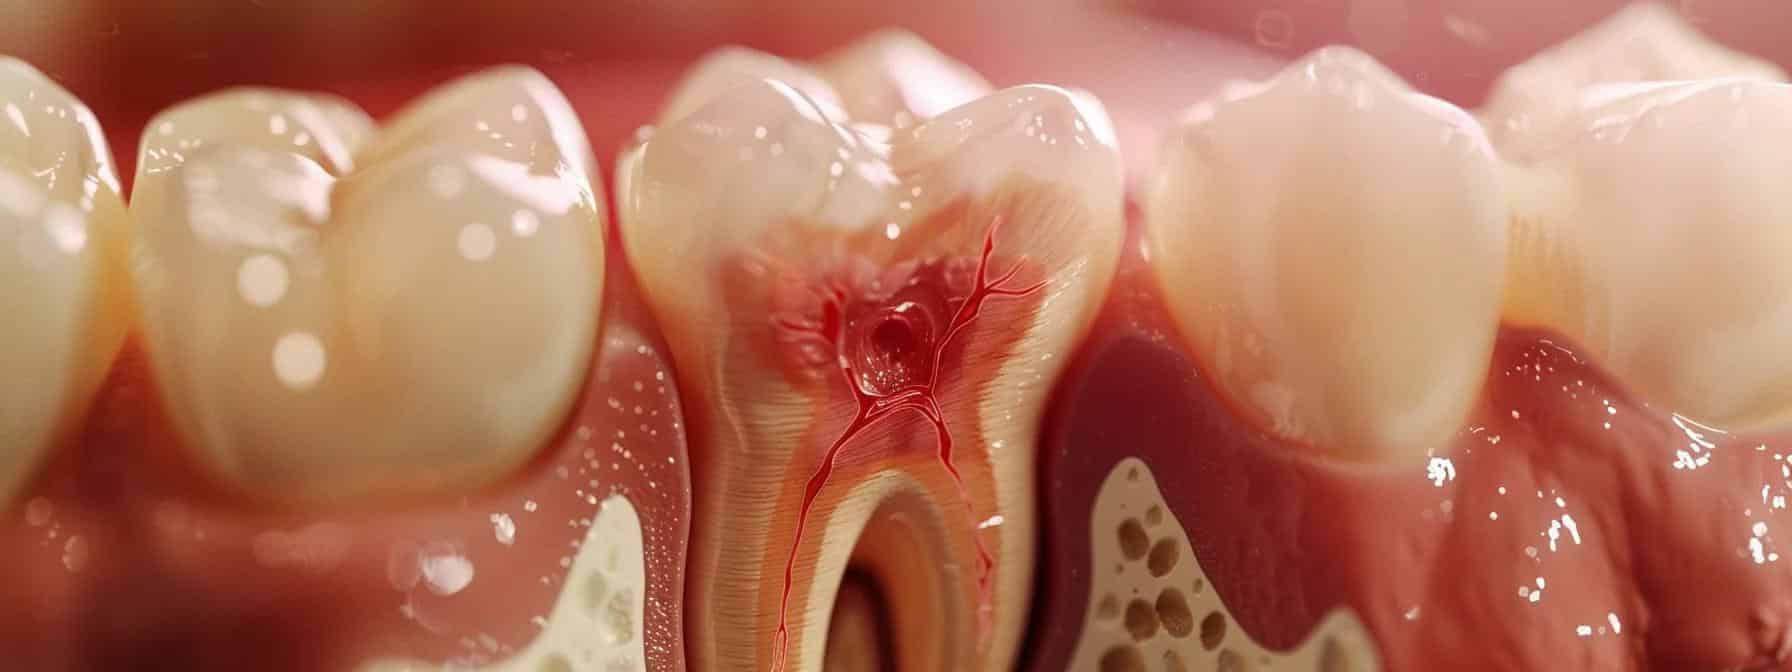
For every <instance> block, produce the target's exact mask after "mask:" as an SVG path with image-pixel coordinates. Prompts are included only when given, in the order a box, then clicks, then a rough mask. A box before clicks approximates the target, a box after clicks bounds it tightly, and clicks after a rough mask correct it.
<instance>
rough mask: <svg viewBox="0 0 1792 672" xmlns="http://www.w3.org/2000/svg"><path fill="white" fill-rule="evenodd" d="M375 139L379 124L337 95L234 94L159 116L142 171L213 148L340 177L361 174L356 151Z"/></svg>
mask: <svg viewBox="0 0 1792 672" xmlns="http://www.w3.org/2000/svg"><path fill="white" fill-rule="evenodd" d="M372 134H373V120H372V119H371V118H369V117H368V116H367V115H366V113H364V112H362V111H361V109H360V108H358V107H355V106H354V104H353V103H350V102H348V101H346V100H342V99H340V98H336V97H334V96H328V95H324V94H300V93H295V92H291V91H282V90H279V89H259V88H240V89H229V90H225V91H220V92H218V93H214V94H211V95H209V96H205V97H204V98H198V99H194V100H191V101H188V102H185V103H181V104H179V105H176V106H174V107H171V108H168V109H167V110H164V111H163V112H162V113H161V114H158V115H156V119H155V121H154V122H153V123H151V124H149V125H148V126H147V127H145V128H144V131H143V141H142V146H141V148H140V150H139V155H140V159H141V161H142V163H141V164H139V165H138V166H137V172H138V173H139V174H146V175H155V174H158V173H161V172H164V171H168V170H174V169H176V168H179V167H180V165H181V164H182V163H184V162H185V161H186V160H187V159H188V158H191V157H194V156H198V155H200V154H202V153H204V152H208V151H211V150H212V149H213V148H216V147H232V146H239V147H258V148H261V149H266V150H269V151H276V152H290V153H292V154H297V155H299V156H303V157H306V158H308V159H311V160H312V161H313V162H315V163H317V164H318V166H320V167H322V168H323V169H324V170H325V171H327V172H329V173H330V174H331V175H337V176H341V175H346V174H348V173H349V171H351V170H354V166H355V161H354V153H355V152H356V151H357V150H358V149H360V147H361V145H362V143H364V142H366V141H367V138H369V137H371V136H372Z"/></svg>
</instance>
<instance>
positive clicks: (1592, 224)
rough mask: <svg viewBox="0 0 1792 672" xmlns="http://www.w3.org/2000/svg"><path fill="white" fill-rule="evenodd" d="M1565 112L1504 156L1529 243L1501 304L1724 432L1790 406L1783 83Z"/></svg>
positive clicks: (1647, 94) (1782, 415) (1788, 160)
mask: <svg viewBox="0 0 1792 672" xmlns="http://www.w3.org/2000/svg"><path fill="white" fill-rule="evenodd" d="M1564 125H1565V127H1566V128H1568V129H1572V132H1567V131H1565V132H1563V133H1562V134H1561V135H1560V138H1561V140H1562V141H1561V142H1560V143H1558V144H1556V145H1554V146H1552V147H1551V149H1550V151H1548V152H1546V153H1540V154H1537V155H1535V156H1533V157H1532V160H1531V161H1530V162H1528V163H1526V164H1524V165H1522V166H1518V167H1516V168H1514V174H1515V175H1518V176H1520V177H1522V179H1521V180H1515V181H1514V184H1515V186H1516V189H1517V194H1516V198H1515V201H1514V202H1515V203H1517V205H1516V206H1515V207H1516V208H1517V215H1518V219H1519V221H1522V222H1525V223H1526V227H1527V231H1529V232H1530V243H1529V244H1528V245H1525V246H1521V247H1518V248H1515V249H1516V253H1515V256H1514V258H1513V267H1514V268H1513V278H1514V283H1516V285H1517V286H1515V287H1514V291H1513V296H1514V299H1513V303H1514V306H1513V307H1512V308H1510V309H1509V310H1510V311H1511V312H1513V313H1515V314H1517V315H1519V316H1520V318H1521V319H1526V320H1528V321H1533V322H1534V323H1537V324H1541V325H1543V326H1547V327H1551V328H1555V329H1559V330H1561V331H1563V332H1565V335H1567V336H1569V337H1570V338H1572V339H1574V340H1576V341H1579V342H1580V343H1581V344H1582V345H1583V346H1584V347H1585V348H1587V350H1589V351H1590V353H1591V354H1592V355H1593V356H1594V358H1595V359H1596V360H1598V361H1599V362H1600V363H1601V364H1602V365H1604V366H1607V367H1609V368H1610V369H1611V370H1612V371H1613V372H1614V373H1616V374H1617V377H1618V379H1619V380H1621V381H1623V382H1624V383H1625V384H1626V385H1629V386H1631V387H1632V389H1634V390H1636V391H1637V392H1638V393H1640V394H1641V395H1642V397H1643V398H1644V399H1645V400H1646V401H1648V402H1651V403H1652V404H1655V405H1657V406H1658V407H1659V408H1661V409H1662V410H1664V411H1668V412H1673V413H1679V414H1682V415H1685V416H1689V417H1692V418H1694V419H1696V420H1698V421H1700V422H1704V423H1707V424H1714V425H1717V426H1720V427H1724V428H1726V429H1746V428H1751V427H1759V426H1764V425H1773V424H1778V423H1783V422H1785V421H1787V420H1788V419H1792V354H1787V352H1786V350H1785V348H1784V347H1783V345H1782V344H1783V339H1784V335H1785V334H1787V333H1792V273H1789V272H1787V270H1786V260H1787V259H1792V226H1788V223H1792V204H1788V202H1787V200H1786V199H1785V198H1783V197H1781V196H1780V192H1781V191H1782V189H1781V186H1782V185H1781V183H1782V182H1783V178H1782V176H1784V175H1787V174H1792V85H1786V84H1780V83H1773V82H1766V81H1761V80H1746V79H1728V80H1713V81H1705V82H1673V83H1650V84H1634V85H1629V86H1627V87H1619V88H1611V89H1607V90H1606V91H1604V92H1603V93H1602V94H1601V96H1600V98H1599V101H1598V102H1597V103H1594V104H1590V105H1589V106H1588V107H1587V108H1586V109H1584V110H1583V111H1582V112H1581V113H1580V115H1579V116H1578V117H1576V118H1575V120H1574V121H1572V122H1564Z"/></svg>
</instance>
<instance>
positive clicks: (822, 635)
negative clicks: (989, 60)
mask: <svg viewBox="0 0 1792 672" xmlns="http://www.w3.org/2000/svg"><path fill="white" fill-rule="evenodd" d="M731 63H735V64H736V65H739V62H737V61H731V60H730V59H729V58H728V57H726V56H723V57H717V58H714V59H711V60H710V61H709V62H708V65H707V66H705V67H708V68H727V67H729V66H730V64H731ZM765 63H766V61H764V60H761V59H758V57H754V59H751V60H750V61H749V62H748V64H747V65H740V66H739V67H738V68H737V69H736V70H735V71H734V72H735V75H732V76H724V75H715V74H711V73H708V72H704V71H699V72H698V73H695V74H693V75H692V76H691V77H690V78H688V79H687V82H689V83H690V84H689V86H708V85H709V84H705V83H706V82H707V83H710V84H714V83H717V82H725V83H724V84H722V85H719V86H718V88H717V89H709V90H691V89H686V90H684V91H682V92H681V93H678V94H675V95H674V98H673V100H674V101H675V102H674V103H673V104H672V105H671V106H670V107H669V108H668V109H669V111H670V113H669V114H668V116H667V117H665V118H663V123H662V125H661V126H660V127H658V128H656V129H653V130H652V132H651V135H649V136H647V137H648V139H647V140H646V141H645V142H644V143H643V144H642V145H641V146H639V147H637V148H635V149H634V150H632V151H630V152H628V153H626V154H625V155H624V157H623V160H622V163H621V167H620V168H619V171H618V173H619V174H618V178H617V179H618V196H617V199H618V202H619V204H620V210H621V218H622V228H623V235H624V240H625V244H626V246H627V247H628V250H629V256H630V258H631V260H632V261H633V263H635V264H636V266H637V268H638V269H639V273H640V277H641V278H642V284H643V288H644V290H645V292H646V295H647V296H648V299H649V303H650V304H651V305H652V306H653V307H654V310H655V313H656V315H658V316H659V317H660V318H661V320H662V321H663V323H664V324H665V327H666V334H667V339H668V342H669V343H670V345H671V347H672V351H673V353H674V357H675V360H676V361H677V364H678V367H679V370H680V374H681V377H682V381H681V382H683V383H684V385H685V389H686V394H687V396H686V400H687V405H688V408H689V409H690V413H691V428H692V441H693V448H694V455H695V463H694V466H693V471H694V474H695V477H696V478H697V479H698V480H699V481H700V482H702V483H704V484H705V485H704V487H703V488H701V489H700V490H699V491H698V493H697V498H696V508H697V512H698V513H697V517H696V520H697V521H698V523H699V524H698V525H697V526H696V529H695V530H694V532H693V540H692V548H693V566H692V581H691V584H690V588H689V592H690V595H691V597H692V599H693V604H692V617H691V628H692V629H693V631H696V632H702V633H705V634H704V636H703V637H701V638H699V639H697V640H694V641H693V642H692V647H691V649H690V653H691V655H692V657H693V659H694V662H695V664H696V666H697V667H699V668H700V669H705V670H720V669H755V670H759V669H768V668H770V669H780V668H783V669H799V670H818V669H822V665H823V660H822V649H823V646H824V644H825V641H826V638H827V635H828V625H829V619H830V613H831V612H832V611H833V610H834V609H835V605H834V597H835V594H836V590H837V589H838V586H839V585H840V583H841V580H842V576H843V575H844V574H845V573H846V572H847V569H848V567H849V566H852V567H854V568H855V571H862V572H864V573H866V574H869V575H870V576H872V577H873V578H874V579H875V581H876V583H878V584H880V585H882V586H883V587H884V590H883V594H885V595H887V596H889V600H888V601H887V602H888V605H887V606H888V611H889V614H887V618H888V619H889V621H888V622H889V623H890V630H891V633H892V634H891V636H892V637H893V638H894V639H895V643H894V646H895V648H896V649H897V651H896V652H895V654H896V658H897V660H898V661H899V665H900V666H901V669H913V670H937V669H1002V668H1004V667H1006V666H1008V665H1009V664H1010V663H1009V661H1010V660H1011V659H1012V656H1013V655H1014V653H1015V644H1016V643H1017V641H1018V638H1019V636H1020V628H1021V625H1022V622H1023V620H1024V615H1025V611H1026V604H1027V592H1028V585H1029V581H1030V578H1031V574H1030V571H1031V561H1032V557H1031V555H1032V544H1031V537H1032V534H1033V526H1034V521H1033V517H1032V492H1031V474H1032V463H1033V451H1034V449H1035V448H1034V432H1035V431H1036V427H1037V422H1038V419H1039V413H1040V410H1041V406H1042V405H1043V402H1044V394H1045V392H1046V389H1047V387H1048V386H1049V383H1050V381H1051V380H1052V379H1053V377H1054V376H1055V373H1056V371H1057V370H1058V367H1059V366H1060V363H1061V362H1062V361H1063V358H1064V356H1066V354H1067V352H1068V348H1069V347H1070V346H1071V345H1072V344H1073V343H1074V342H1075V340H1076V338H1077V337H1078V335H1079V334H1080V333H1081V332H1082V331H1083V329H1085V328H1086V325H1087V322H1088V319H1089V317H1090V315H1091V314H1092V312H1091V311H1092V310H1093V306H1094V305H1095V303H1096V301H1097V300H1098V297H1099V296H1100V295H1101V293H1102V291H1103V288H1104V287H1105V284H1106V279H1107V277H1108V273H1109V269H1110V268H1111V265H1112V263H1113V259H1114V258H1115V256H1116V255H1117V250H1118V242H1119V240H1118V238H1119V234H1120V230H1121V224H1120V176H1119V161H1118V157H1117V156H1116V153H1115V151H1114V148H1113V146H1112V139H1111V132H1110V131H1109V130H1108V127H1107V121H1106V119H1105V117H1104V116H1103V115H1102V113H1101V111H1100V110H1099V108H1098V106H1096V105H1095V104H1094V103H1093V102H1092V101H1090V100H1089V99H1087V98H1086V97H1084V96H1082V95H1080V94H1075V93H1071V92H1067V91H1063V90H1060V89H1055V88H1050V87H1020V88H1015V89H1009V90H1005V91H1001V92H998V93H995V94H991V95H990V96H988V97H986V98H983V99H981V100H978V101H975V102H972V103H969V104H967V105H964V106H962V107H958V108H956V109H952V110H950V111H947V112H945V113H943V114H941V115H939V116H937V117H934V118H933V119H930V120H926V121H922V122H920V123H918V124H915V125H913V126H912V127H910V128H907V129H904V130H897V131H893V132H892V131H890V130H888V129H886V128H880V127H872V126H868V125H856V126H845V125H842V123H843V121H844V120H843V119H842V118H840V117H839V116H838V115H839V114H840V112H839V107H838V105H837V104H835V103H832V102H818V100H817V98H820V99H821V100H823V101H827V100H829V99H831V100H834V101H838V100H841V98H839V97H838V96H833V95H831V91H829V90H826V89H822V90H821V91H820V92H819V93H817V92H816V91H815V87H818V86H823V84H820V83H818V81H817V80H814V79H811V80H807V81H806V83H802V84H800V85H795V86H793V85H791V84H787V83H785V81H784V80H781V79H761V78H759V77H757V76H753V75H750V74H747V75H743V74H740V73H741V72H743V71H744V72H748V73H758V72H764V71H765V70H766V67H765V65H764V64H765ZM779 67H788V68H795V67H796V66H792V65H789V64H785V65H784V66H779ZM706 98H707V102H698V101H704V100H705V99H706ZM847 105H848V106H849V107H850V106H851V105H852V103H851V102H850V100H849V101H848V103H847ZM874 109H877V110H882V111H883V113H889V112H890V108H889V107H888V106H879V107H876V108H874ZM916 111H917V110H911V111H910V112H908V113H909V114H913V113H914V112H916ZM876 121H888V122H892V123H896V122H898V121H899V120H895V119H877V120H876ZM886 137H887V138H888V143H887V144H886V143H885V142H883V139H884V138H886ZM855 609H856V607H855ZM843 617H845V618H861V616H854V615H846V616H843ZM862 630H863V629H862V628H861V631H862ZM842 636H843V637H844V636H846V635H842ZM861 648H862V647H861Z"/></svg>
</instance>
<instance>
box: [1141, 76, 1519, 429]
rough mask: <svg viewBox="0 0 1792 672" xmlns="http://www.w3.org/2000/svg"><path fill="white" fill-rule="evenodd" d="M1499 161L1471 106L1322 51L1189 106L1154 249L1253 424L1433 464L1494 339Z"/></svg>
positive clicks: (1169, 149)
mask: <svg viewBox="0 0 1792 672" xmlns="http://www.w3.org/2000/svg"><path fill="white" fill-rule="evenodd" d="M1498 165H1499V164H1498V163H1497V161H1496V160H1495V158H1494V156H1493V153H1492V151H1491V149H1490V148H1489V146H1488V143H1487V141H1486V138H1485V136H1483V135H1482V133H1481V132H1480V129H1479V126H1478V125H1477V124H1476V123H1475V122H1474V120H1473V119H1472V118H1471V117H1469V116H1468V115H1467V114H1466V113H1465V112H1463V111H1461V110H1459V109H1456V108H1454V107H1451V106H1449V105H1448V104H1445V103H1443V102H1441V101H1438V100H1436V99H1433V98H1430V97H1427V96H1423V95H1420V94H1418V93H1415V92H1413V91H1411V90H1410V89H1409V88H1407V87H1406V85H1405V84H1404V83H1402V82H1400V81H1399V80H1398V79H1397V78H1396V77H1395V76H1394V75H1392V74H1391V73H1389V72H1387V71H1386V70H1385V69H1383V68H1382V67H1381V66H1380V65H1378V64H1376V63H1374V62H1373V61H1372V60H1371V59H1369V57H1367V56H1365V55H1363V54H1361V53H1358V52H1355V51H1350V50H1344V49H1326V50H1321V51H1319V52H1316V53H1315V54H1313V55H1311V56H1309V57H1307V58H1305V59H1303V60H1301V61H1299V62H1296V63H1295V64H1293V65H1291V66H1289V67H1288V68H1287V69H1286V70H1285V71H1284V72H1283V73H1282V74H1281V75H1280V76H1278V77H1276V78H1275V79H1273V80H1271V81H1269V82H1266V83H1264V84H1261V85H1258V86H1255V87H1240V88H1235V89H1234V90H1233V94H1232V95H1231V96H1230V97H1228V98H1226V99H1222V100H1219V101H1217V102H1213V103H1208V104H1205V105H1202V106H1199V107H1196V108H1194V109H1193V110H1191V111H1190V112H1189V114H1188V116H1187V117H1186V119H1185V120H1184V122H1183V125H1182V127H1181V128H1180V129H1178V130H1176V131H1175V132H1173V134H1172V135H1171V138H1170V140H1169V142H1168V143H1167V145H1166V148H1165V150H1164V165H1162V166H1161V169H1160V170H1159V172H1158V178H1157V181H1156V183H1155V184H1154V185H1153V187H1152V188H1151V192H1150V196H1149V198H1148V201H1147V207H1146V212H1147V214H1146V236H1147V240H1148V245H1149V248H1148V249H1149V251H1150V254H1151V256H1152V261H1153V265H1154V267H1155V269H1156V272H1157V277H1158V280H1159V282H1160V283H1161V285H1162V287H1163V290H1164V292H1165V295H1166V297H1167V298H1168V300H1169V303H1170V304H1171V307H1172V310H1171V312H1172V315H1173V316H1174V317H1175V319H1176V322H1177V323H1178V325H1179V326H1180V327H1181V329H1182V330H1183V332H1184V335H1185V337H1186V338H1188V339H1189V340H1190V341H1191V345H1192V346H1193V347H1194V349H1195V351H1196V352H1197V353H1201V355H1202V356H1203V357H1202V358H1203V361H1202V364H1203V365H1204V367H1205V368H1206V369H1207V370H1208V372H1209V373H1210V374H1212V375H1213V376H1214V378H1215V380H1216V383H1217V384H1218V385H1219V386H1220V387H1221V388H1222V389H1223V390H1224V391H1225V392H1226V393H1227V395H1228V396H1229V397H1231V399H1232V400H1233V402H1234V403H1236V404H1238V405H1240V406H1241V407H1242V408H1243V410H1244V411H1245V413H1246V414H1247V415H1255V416H1256V417H1257V419H1258V420H1259V421H1260V422H1262V423H1263V425H1264V426H1265V427H1266V428H1269V429H1272V430H1273V431H1275V432H1276V433H1278V434H1280V435H1282V436H1284V437H1286V438H1290V439H1293V440H1295V441H1297V442H1300V443H1306V444H1311V445H1312V446H1314V447H1316V448H1319V449H1321V450H1324V451H1326V452H1328V453H1331V454H1332V455H1334V456H1337V457H1342V458H1345V459H1350V460H1357V461H1370V462H1381V461H1387V460H1400V459H1416V458H1414V457H1412V456H1414V455H1422V454H1424V452H1425V451H1426V450H1429V449H1431V448H1433V447H1435V446H1438V445H1442V442H1443V441H1444V440H1445V439H1446V438H1447V437H1449V436H1450V435H1452V434H1454V433H1455V432H1456V431H1457V430H1458V426H1457V425H1458V423H1459V422H1460V421H1461V420H1462V418H1463V416H1464V414H1465V413H1466V412H1467V410H1468V407H1469V405H1470V404H1471V403H1472V402H1473V400H1474V398H1475V390H1477V389H1478V388H1479V385H1480V382H1481V380H1482V377H1483V375H1484V373H1485V370H1486V366H1487V361H1488V356H1489V353H1490V352H1491V349H1492V346H1493V336H1494V332H1495V327H1496V325H1497V310H1498V306H1499V297H1500V277H1501V274H1502V271H1503V260H1504V248H1505V228H1506V222H1507V214H1506V209H1505V195H1504V192H1503V189H1502V187H1501V177H1500V174H1499V172H1498ZM1420 316H1422V317H1420ZM1421 320H1422V321H1421Z"/></svg>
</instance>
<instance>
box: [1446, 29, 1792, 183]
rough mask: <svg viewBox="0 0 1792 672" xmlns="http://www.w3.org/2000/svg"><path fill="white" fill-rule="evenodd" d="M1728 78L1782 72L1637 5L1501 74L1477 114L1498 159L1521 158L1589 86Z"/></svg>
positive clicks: (1779, 77)
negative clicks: (1497, 149)
mask: <svg viewBox="0 0 1792 672" xmlns="http://www.w3.org/2000/svg"><path fill="white" fill-rule="evenodd" d="M1730 77H1736V78H1744V79H1760V80H1767V81H1783V80H1784V79H1785V78H1786V73H1785V72H1784V71H1782V70H1781V69H1780V68H1779V67H1778V66H1776V65H1773V64H1772V63H1769V62H1767V61H1763V60H1761V59H1758V58H1755V57H1752V56H1749V55H1747V54H1744V53H1742V52H1739V51H1735V50H1732V49H1729V48H1727V47H1725V46H1723V45H1721V44H1718V43H1717V42H1714V41H1712V40H1710V39H1708V38H1706V37H1705V36H1704V35H1702V34H1700V33H1699V31H1698V29H1696V28H1694V27H1692V26H1691V25H1689V24H1687V22H1686V21H1685V20H1684V19H1682V18H1680V16H1679V14H1677V13H1675V12H1674V10H1672V9H1669V8H1667V7H1666V6H1664V5H1660V4H1656V3H1652V2H1639V3H1635V4H1632V5H1629V6H1627V7H1625V8H1624V9H1621V10H1619V11H1618V12H1617V13H1615V14H1613V15H1612V16H1611V17H1610V18H1607V19H1606V20H1604V21H1602V22H1600V23H1599V24H1597V25H1595V26H1593V27H1592V28H1589V29H1587V30H1586V31H1583V32H1582V33H1580V34H1579V35H1576V36H1575V37H1573V38H1570V39H1569V40H1567V41H1564V42H1562V43H1561V44H1558V45H1556V46H1553V47H1550V48H1549V49H1546V50H1544V51H1543V52H1542V53H1539V54H1537V55H1536V56H1533V57H1531V58H1530V59H1528V60H1526V61H1525V62H1524V63H1521V64H1519V65H1517V66H1514V67H1512V68H1511V69H1508V70H1507V71H1506V72H1504V73H1502V74H1501V75H1500V77H1499V79H1498V80H1497V81H1496V82H1494V86H1493V89H1492V91H1491V93H1490V94H1489V96H1488V103H1487V105H1486V107H1485V108H1484V109H1483V110H1482V112H1481V118H1482V119H1483V120H1484V121H1485V122H1486V124H1487V129H1488V134H1489V135H1490V136H1491V137H1492V138H1493V140H1494V143H1495V144H1496V145H1497V146H1498V147H1499V149H1500V153H1501V155H1502V156H1503V157H1505V158H1507V159H1511V160H1517V161H1527V160H1529V159H1530V157H1531V156H1532V155H1534V154H1537V153H1540V152H1549V151H1551V146H1552V145H1554V144H1555V143H1557V142H1559V140H1557V139H1556V133H1558V132H1568V133H1573V132H1574V129H1573V128H1571V127H1564V126H1563V124H1570V125H1572V124H1573V122H1574V121H1575V120H1576V119H1579V118H1581V116H1580V115H1581V113H1582V112H1581V111H1582V109H1583V108H1584V107H1586V106H1587V105H1589V104H1596V103H1592V101H1591V100H1590V98H1589V96H1588V93H1589V89H1590V88H1596V87H1597V86H1598V85H1603V84H1611V83H1622V82H1642V81H1665V80H1703V79H1717V78H1730ZM1594 97H1597V96H1596V95H1595V96H1594Z"/></svg>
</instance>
